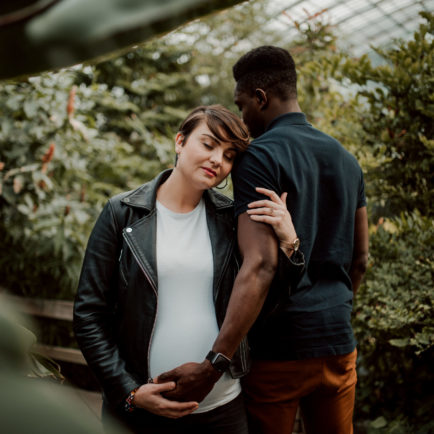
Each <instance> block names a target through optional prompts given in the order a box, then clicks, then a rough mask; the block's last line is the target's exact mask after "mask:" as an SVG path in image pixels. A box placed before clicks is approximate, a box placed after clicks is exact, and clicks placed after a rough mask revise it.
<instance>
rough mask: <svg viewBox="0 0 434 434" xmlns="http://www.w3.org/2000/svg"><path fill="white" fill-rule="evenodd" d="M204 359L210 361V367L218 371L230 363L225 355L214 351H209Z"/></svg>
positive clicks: (224, 369) (221, 370) (223, 369)
mask: <svg viewBox="0 0 434 434" xmlns="http://www.w3.org/2000/svg"><path fill="white" fill-rule="evenodd" d="M206 359H207V360H209V361H210V362H211V365H212V367H213V368H214V369H215V370H216V371H218V372H222V373H223V372H225V371H226V370H227V369H228V368H229V365H230V364H231V359H229V358H228V357H226V356H225V355H224V354H222V353H215V352H214V351H210V352H209V353H208V354H207V356H206Z"/></svg>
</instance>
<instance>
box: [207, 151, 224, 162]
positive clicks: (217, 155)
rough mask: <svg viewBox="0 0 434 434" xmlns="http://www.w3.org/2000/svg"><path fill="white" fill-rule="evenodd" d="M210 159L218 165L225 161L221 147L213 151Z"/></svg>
mask: <svg viewBox="0 0 434 434" xmlns="http://www.w3.org/2000/svg"><path fill="white" fill-rule="evenodd" d="M210 161H211V162H212V163H213V164H215V165H216V166H220V165H221V164H222V161H223V152H221V151H220V150H219V149H214V152H212V153H211V156H210Z"/></svg>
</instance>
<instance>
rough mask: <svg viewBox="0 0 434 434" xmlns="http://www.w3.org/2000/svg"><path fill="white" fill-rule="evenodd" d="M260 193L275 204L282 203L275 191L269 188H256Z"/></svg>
mask: <svg viewBox="0 0 434 434" xmlns="http://www.w3.org/2000/svg"><path fill="white" fill-rule="evenodd" d="M256 191H257V192H258V193H261V194H264V195H265V196H268V197H269V198H270V199H271V200H272V201H273V202H276V203H280V197H279V196H278V195H277V194H276V192H274V191H273V190H268V188H262V187H256Z"/></svg>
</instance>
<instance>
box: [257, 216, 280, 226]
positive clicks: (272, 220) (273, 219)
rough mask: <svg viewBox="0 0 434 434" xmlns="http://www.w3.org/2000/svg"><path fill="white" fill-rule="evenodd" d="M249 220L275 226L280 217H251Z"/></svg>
mask: <svg viewBox="0 0 434 434" xmlns="http://www.w3.org/2000/svg"><path fill="white" fill-rule="evenodd" d="M250 218H251V219H252V220H253V221H255V222H261V223H268V224H270V225H277V224H279V222H280V217H272V216H271V215H263V214H262V215H251V216H250Z"/></svg>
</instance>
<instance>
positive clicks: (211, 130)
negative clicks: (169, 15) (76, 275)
mask: <svg viewBox="0 0 434 434" xmlns="http://www.w3.org/2000/svg"><path fill="white" fill-rule="evenodd" d="M248 140H249V135H248V131H247V128H246V127H245V125H244V124H243V123H242V121H241V120H240V119H239V118H238V117H237V116H235V115H234V114H233V113H231V112H230V111H229V110H227V109H225V108H224V107H222V106H209V107H198V108H197V109H195V110H193V111H192V112H191V113H190V114H189V115H188V117H187V118H186V119H185V121H184V122H183V123H182V125H181V128H180V130H179V132H178V134H177V135H176V139H175V151H176V154H177V163H176V166H175V168H174V169H173V171H172V170H168V171H165V172H162V173H161V174H160V175H158V176H157V177H156V178H155V179H154V180H152V181H151V182H148V183H146V184H144V185H142V186H141V187H139V188H138V189H136V190H134V191H132V192H127V193H122V194H120V195H118V196H115V197H113V198H112V199H110V200H109V202H108V203H107V205H106V206H105V208H104V209H103V211H102V213H101V215H100V217H99V219H98V221H97V223H96V225H95V227H94V229H93V231H92V234H91V236H90V239H89V243H88V246H87V250H86V255H85V259H84V263H83V268H82V273H81V276H80V282H79V287H78V293H77V298H76V302H75V308H74V330H75V333H76V336H77V340H78V342H79V345H80V347H81V349H82V351H83V354H84V356H85V357H86V360H87V362H88V364H89V366H90V367H91V369H92V370H93V371H94V373H95V374H96V376H97V378H98V379H99V381H100V383H101V385H102V388H103V393H104V409H105V410H106V411H110V412H111V413H114V414H116V415H117V417H118V418H120V419H121V420H123V421H124V422H125V423H126V424H127V425H128V426H129V427H130V428H131V429H132V430H133V431H134V432H149V433H182V432H189V433H194V432H198V433H199V432H200V433H205V432H206V433H216V434H217V433H222V432H224V433H225V434H232V433H233V434H244V433H247V424H246V419H245V414H244V408H243V402H242V399H241V397H240V391H241V388H240V384H239V380H238V378H240V377H241V376H243V375H244V374H245V373H246V372H247V369H248V354H247V345H246V341H243V342H242V343H241V345H240V347H239V349H238V351H237V353H236V355H235V356H234V357H233V359H232V362H231V365H230V368H229V370H228V372H225V373H224V375H223V376H222V377H221V378H220V380H219V381H218V382H217V383H216V384H215V386H214V388H213V389H212V391H211V392H210V393H209V395H208V396H207V397H206V398H205V399H204V400H203V401H202V402H201V403H200V404H199V403H196V402H182V403H181V402H174V401H169V400H168V399H166V398H164V392H167V391H170V390H173V389H174V388H175V387H176V384H175V383H173V382H169V383H163V384H158V383H155V382H154V380H157V381H158V379H157V377H158V375H159V374H160V373H162V372H165V371H167V370H169V369H172V368H174V367H175V366H178V365H180V364H182V363H184V362H188V361H202V360H203V359H204V357H205V355H206V354H207V352H208V350H209V349H210V348H211V347H212V343H213V342H214V340H215V338H216V336H217V334H218V331H219V326H220V324H221V323H222V321H223V318H224V315H225V310H226V306H227V304H228V301H229V297H230V292H231V289H232V285H233V282H234V278H235V275H236V272H237V269H238V266H237V258H236V243H235V228H234V221H233V209H232V202H231V201H230V200H229V199H228V198H227V197H225V196H223V195H221V194H218V193H216V192H214V191H213V190H211V189H212V187H216V186H217V185H219V184H220V183H221V182H222V181H223V180H224V179H225V178H226V177H227V176H228V174H229V172H230V171H231V169H232V166H233V164H234V161H235V160H236V158H237V156H238V155H239V154H240V153H241V152H243V151H244V150H245V149H246V148H247V146H248ZM263 192H264V193H266V194H268V195H269V196H270V197H272V199H273V200H272V201H268V202H267V205H266V206H265V208H264V207H263V206H262V207H261V208H260V209H259V211H254V208H253V209H252V218H254V219H256V220H259V221H264V222H267V223H272V224H273V227H274V228H275V230H277V231H278V234H279V237H280V238H281V242H282V243H285V241H288V240H289V239H294V238H295V231H294V228H293V226H292V223H291V220H290V216H289V214H288V212H287V211H286V208H285V205H284V202H282V201H281V200H280V199H279V198H278V197H277V195H275V194H273V193H272V192H269V191H267V190H264V191H263ZM269 214H270V215H269ZM271 214H273V216H271ZM280 254H281V255H282V256H284V257H285V258H286V256H285V255H284V254H283V253H282V252H281V253H280ZM286 259H287V258H286ZM157 294H158V296H157ZM192 412H194V414H190V413H192ZM182 416H184V417H182Z"/></svg>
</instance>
